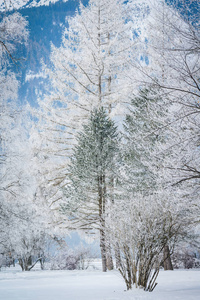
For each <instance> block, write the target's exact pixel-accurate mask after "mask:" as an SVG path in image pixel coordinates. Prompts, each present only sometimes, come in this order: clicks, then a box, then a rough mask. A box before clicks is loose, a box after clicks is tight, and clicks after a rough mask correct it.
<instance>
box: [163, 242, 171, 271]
mask: <svg viewBox="0 0 200 300" xmlns="http://www.w3.org/2000/svg"><path fill="white" fill-rule="evenodd" d="M163 260H164V270H165V271H167V270H173V266H172V261H171V257H170V251H169V246H168V245H165V247H164V250H163Z"/></svg>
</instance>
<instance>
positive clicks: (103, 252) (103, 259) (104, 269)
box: [100, 229, 107, 272]
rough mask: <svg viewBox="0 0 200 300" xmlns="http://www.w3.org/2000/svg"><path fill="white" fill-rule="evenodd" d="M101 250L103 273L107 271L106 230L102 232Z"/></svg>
mask: <svg viewBox="0 0 200 300" xmlns="http://www.w3.org/2000/svg"><path fill="white" fill-rule="evenodd" d="M100 249H101V261H102V271H103V272H106V271H107V264H106V241H105V232H104V229H103V230H102V229H101V230H100Z"/></svg>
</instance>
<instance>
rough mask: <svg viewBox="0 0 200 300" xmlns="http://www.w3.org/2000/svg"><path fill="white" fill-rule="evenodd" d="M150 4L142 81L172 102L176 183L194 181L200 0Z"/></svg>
mask: <svg viewBox="0 0 200 300" xmlns="http://www.w3.org/2000/svg"><path fill="white" fill-rule="evenodd" d="M152 3H153V6H151V9H150V14H149V19H148V26H147V27H146V28H147V29H148V30H147V31H148V58H149V66H148V67H146V69H143V70H142V72H143V74H144V82H145V83H147V82H148V83H149V84H150V85H154V86H157V87H159V88H160V89H161V90H162V91H163V95H168V99H169V101H170V103H171V109H170V110H169V114H168V116H167V118H166V119H165V126H166V127H168V128H169V131H168V145H169V147H168V152H169V153H170V156H171V163H170V162H169V160H168V167H169V168H170V169H171V171H173V172H171V176H173V183H176V182H177V183H181V182H185V183H186V182H189V181H190V182H191V184H193V182H194V181H195V182H196V180H198V179H199V159H198V157H199V154H198V148H199V147H198V146H199V134H198V132H199V124H200V123H199V97H200V94H199V91H200V82H199V68H200V51H199V49H200V27H199V15H200V5H199V1H195V0H194V1H178V5H177V3H176V1H174V3H175V4H176V5H173V6H172V3H168V4H166V3H165V1H158V2H157V1H156V2H155V3H154V2H152ZM145 75H147V76H145ZM172 148H173V149H174V151H172ZM164 152H165V153H167V149H166V148H165V150H164ZM165 167H167V163H166V164H165ZM195 186H196V184H195Z"/></svg>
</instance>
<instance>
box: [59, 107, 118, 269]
mask: <svg viewBox="0 0 200 300" xmlns="http://www.w3.org/2000/svg"><path fill="white" fill-rule="evenodd" d="M117 151H118V133H117V129H116V126H115V125H114V123H113V121H111V120H110V119H109V117H108V116H107V114H106V112H105V110H104V109H103V108H100V109H99V110H94V112H92V114H91V116H90V119H89V121H88V124H86V125H84V127H83V130H82V131H81V132H80V133H79V134H78V136H77V145H76V147H75V148H74V152H73V155H72V157H71V163H70V167H69V170H68V172H69V175H68V184H67V186H66V198H67V199H66V201H67V204H66V205H65V206H64V207H63V209H64V211H65V213H67V214H69V216H70V219H71V222H72V226H74V227H75V228H79V229H83V230H85V231H87V232H88V231H91V230H92V231H95V230H98V231H99V233H100V248H101V256H102V267H103V271H106V269H107V265H106V254H107V249H106V243H107V242H108V240H107V236H106V219H107V218H108V211H109V209H108V208H109V206H110V205H111V203H112V199H113V178H116V167H115V164H116V161H115V160H116V155H117Z"/></svg>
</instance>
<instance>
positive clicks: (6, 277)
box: [0, 269, 200, 300]
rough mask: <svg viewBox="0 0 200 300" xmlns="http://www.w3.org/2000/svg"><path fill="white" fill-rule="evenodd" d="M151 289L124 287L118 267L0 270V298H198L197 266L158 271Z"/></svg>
mask: <svg viewBox="0 0 200 300" xmlns="http://www.w3.org/2000/svg"><path fill="white" fill-rule="evenodd" d="M157 282H158V286H157V287H156V288H155V290H154V291H153V292H152V293H149V292H144V291H143V290H138V289H135V288H134V289H133V290H131V291H126V287H125V284H124V281H123V279H122V278H121V276H120V274H119V273H118V272H117V271H110V272H107V273H102V272H101V271H100V270H98V269H96V270H95V269H94V270H92V269H90V270H86V271H39V270H36V271H34V270H33V271H30V272H21V271H20V270H15V269H7V270H2V271H1V272H0V299H1V300H141V299H142V300H143V299H144V300H198V299H200V270H175V271H167V272H164V271H161V272H160V274H159V277H158V279H157Z"/></svg>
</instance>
